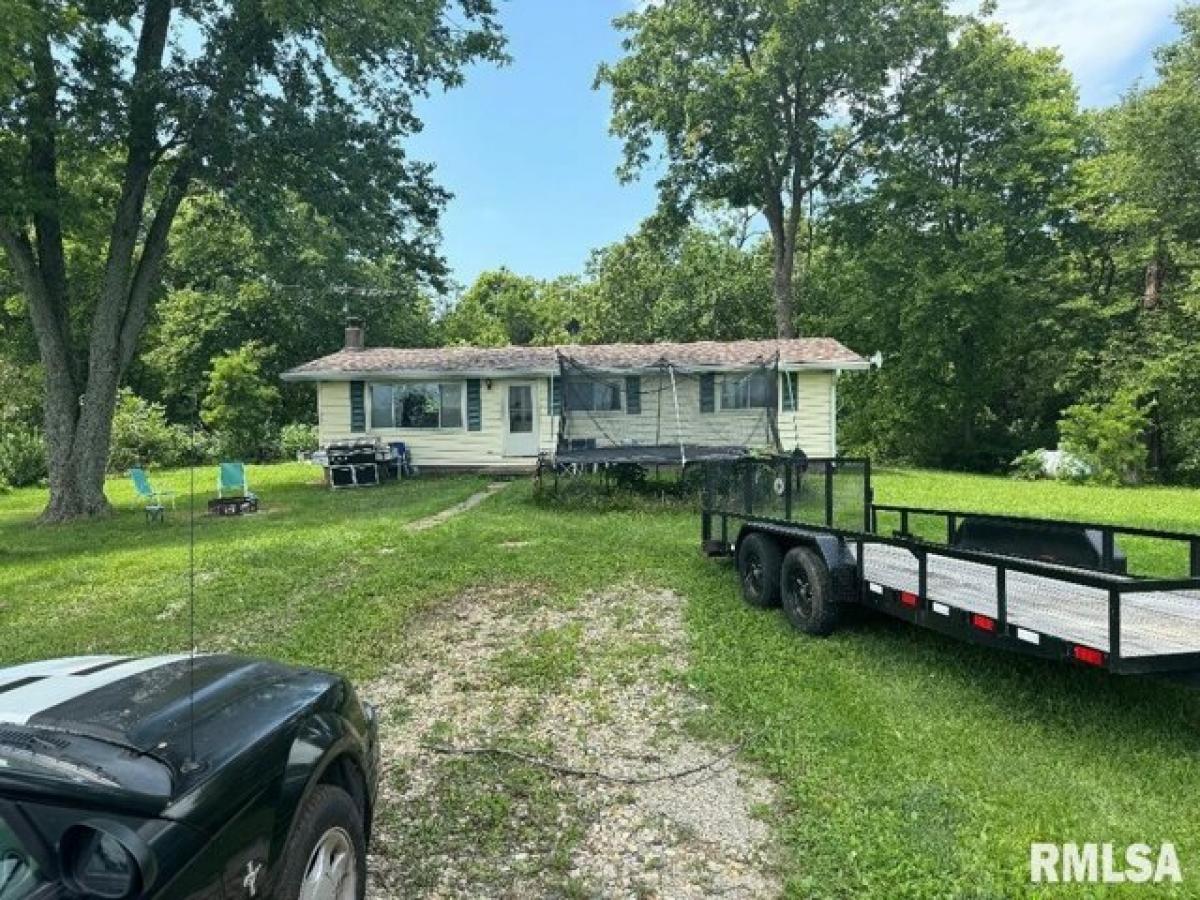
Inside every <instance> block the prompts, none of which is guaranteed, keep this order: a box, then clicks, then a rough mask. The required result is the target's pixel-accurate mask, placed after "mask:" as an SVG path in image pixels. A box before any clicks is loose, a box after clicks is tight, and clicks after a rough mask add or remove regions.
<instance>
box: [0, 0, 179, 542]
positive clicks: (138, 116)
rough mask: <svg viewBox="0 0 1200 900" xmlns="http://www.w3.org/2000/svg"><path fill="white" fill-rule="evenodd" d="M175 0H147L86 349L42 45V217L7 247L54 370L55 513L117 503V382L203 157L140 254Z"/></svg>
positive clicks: (35, 94) (33, 137) (36, 79)
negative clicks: (74, 305)
mask: <svg viewBox="0 0 1200 900" xmlns="http://www.w3.org/2000/svg"><path fill="white" fill-rule="evenodd" d="M171 4H172V0H147V2H146V9H145V14H144V16H143V21H142V29H141V34H140V36H139V39H138V48H137V54H136V58H135V61H134V74H133V83H132V90H131V97H132V100H131V103H130V108H129V134H128V139H127V146H128V155H127V158H126V162H125V171H124V175H123V179H122V184H121V193H120V196H119V198H118V201H117V207H116V216H115V219H114V222H113V226H112V230H111V232H110V234H109V240H108V256H107V259H106V261H105V269H104V277H103V280H102V283H101V288H100V296H99V297H98V298H97V302H96V308H95V312H94V314H93V319H92V323H91V334H90V337H89V340H88V343H87V348H86V355H85V353H84V350H83V348H82V347H80V346H77V343H76V342H75V341H73V340H72V334H71V327H70V316H69V314H68V310H69V303H70V292H69V290H68V284H67V273H66V263H65V259H66V254H65V253H64V248H63V230H62V226H61V205H60V192H59V182H58V158H57V133H58V126H59V123H58V103H57V90H58V76H57V72H56V70H55V64H54V57H53V52H52V49H51V45H50V37H49V34H48V33H47V32H43V33H42V34H41V35H39V37H38V39H37V40H36V42H35V45H34V46H33V48H32V62H33V91H32V94H31V103H30V107H29V170H30V176H31V180H30V183H31V184H32V185H33V186H34V188H35V198H34V202H33V204H32V208H31V210H30V219H31V221H30V222H22V223H19V224H14V223H6V222H0V247H2V248H3V250H4V251H5V254H6V255H7V256H8V259H9V261H10V263H11V264H12V267H13V270H14V271H15V272H16V274H17V277H18V278H19V280H20V282H21V285H22V287H23V288H24V292H25V295H26V297H27V299H28V301H29V310H30V319H31V321H32V324H33V329H34V333H35V335H36V337H37V341H38V351H39V355H40V356H41V360H42V364H43V366H44V368H45V370H46V393H45V417H44V422H45V431H46V447H47V469H48V474H49V481H50V502H49V504H48V505H47V507H46V509H45V511H44V512H43V514H42V519H43V521H52V522H60V521H65V520H67V519H74V518H81V517H94V516H102V515H106V514H107V513H108V512H109V511H110V507H109V503H108V499H107V498H106V497H105V496H104V474H105V471H106V469H107V466H108V453H109V442H110V439H111V437H112V416H113V410H114V409H115V407H116V398H117V388H118V386H119V385H120V381H121V376H122V374H123V373H124V371H125V369H126V367H127V366H128V365H129V362H130V360H131V359H132V356H133V351H134V346H135V345H136V342H137V338H138V335H139V334H140V333H141V329H142V326H143V325H144V324H145V319H146V310H147V307H148V305H149V300H150V295H151V293H152V292H153V290H154V288H155V286H156V285H157V282H158V278H159V275H160V273H161V268H162V260H163V256H164V254H165V253H166V248H167V234H168V233H169V231H170V226H171V222H172V221H173V219H174V217H175V213H176V212H177V211H178V209H179V204H180V202H181V201H182V199H183V196H184V194H185V193H186V190H187V186H188V184H189V182H190V178H191V157H190V156H189V155H188V154H187V153H184V154H183V155H182V156H181V157H180V159H179V164H178V165H177V167H176V170H175V172H174V173H173V175H172V177H171V178H170V180H169V182H168V184H167V187H166V190H165V192H164V195H163V197H162V199H161V201H160V202H159V205H158V208H157V211H156V213H155V215H154V219H153V221H152V222H151V224H150V226H149V228H148V229H146V231H145V237H144V239H142V240H141V253H140V255H138V252H137V251H138V243H139V238H140V237H141V235H142V232H143V225H144V222H145V206H146V198H147V192H148V187H149V182H150V175H151V173H152V171H153V169H154V167H155V166H156V165H157V164H158V163H159V162H160V159H159V158H158V150H159V148H158V143H157V118H158V113H157V107H156V102H157V101H156V98H155V94H154V82H155V79H156V78H157V73H158V71H159V69H160V67H161V64H162V58H163V52H164V49H165V46H166V40H167V35H168V33H169V28H170V19H171ZM30 226H32V239H31V237H30ZM135 259H136V262H135ZM85 358H86V369H85V368H84V365H83V363H84V359H85Z"/></svg>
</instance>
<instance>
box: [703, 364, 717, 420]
mask: <svg viewBox="0 0 1200 900" xmlns="http://www.w3.org/2000/svg"><path fill="white" fill-rule="evenodd" d="M716 393H717V391H716V376H714V375H713V374H712V373H711V372H706V373H704V374H703V375H701V376H700V412H702V413H710V412H713V410H714V409H715V408H716Z"/></svg>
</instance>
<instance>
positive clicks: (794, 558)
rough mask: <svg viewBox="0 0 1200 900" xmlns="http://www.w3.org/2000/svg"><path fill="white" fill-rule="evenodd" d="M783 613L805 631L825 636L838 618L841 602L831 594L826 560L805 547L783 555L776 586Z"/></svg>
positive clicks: (836, 623) (834, 625)
mask: <svg viewBox="0 0 1200 900" xmlns="http://www.w3.org/2000/svg"><path fill="white" fill-rule="evenodd" d="M779 594H780V601H781V603H782V605H783V612H784V614H785V615H786V616H787V618H788V621H789V622H791V623H792V625H793V626H795V627H796V628H798V629H799V630H800V631H803V632H805V633H806V634H812V635H816V636H818V637H824V636H825V635H828V634H830V633H832V632H833V630H834V629H835V628H837V626H838V621H839V619H840V618H841V612H842V608H841V607H842V605H841V604H840V603H838V601H837V598H836V595H835V594H834V588H833V578H832V576H831V575H830V573H829V567H828V566H826V565H825V561H824V560H823V559H821V557H820V556H819V555H818V554H817V553H816V552H815V551H813V550H812V549H810V548H808V547H795V548H793V549H791V550H789V551H788V553H787V556H785V557H784V558H783V566H782V568H781V572H780V586H779Z"/></svg>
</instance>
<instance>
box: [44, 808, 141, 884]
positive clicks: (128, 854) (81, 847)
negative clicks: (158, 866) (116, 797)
mask: <svg viewBox="0 0 1200 900" xmlns="http://www.w3.org/2000/svg"><path fill="white" fill-rule="evenodd" d="M59 853H60V855H61V857H62V873H63V880H64V882H65V883H66V885H67V887H69V888H70V889H71V890H73V891H76V892H78V893H80V894H82V895H83V896H85V897H98V898H101V900H124V898H127V897H135V896H137V894H139V893H140V892H141V890H142V887H143V886H144V885H146V884H148V883H150V882H151V881H152V880H153V866H152V862H151V861H152V857H151V855H150V848H149V847H147V846H146V844H145V842H144V841H142V839H141V838H139V837H138V836H137V834H135V833H134V832H133V831H132V830H130V829H129V828H126V827H125V826H124V825H121V824H119V823H117V822H105V821H93V822H85V823H83V824H82V825H76V826H74V827H73V828H71V829H70V830H68V831H67V833H66V834H64V835H63V838H62V840H61V841H60V842H59Z"/></svg>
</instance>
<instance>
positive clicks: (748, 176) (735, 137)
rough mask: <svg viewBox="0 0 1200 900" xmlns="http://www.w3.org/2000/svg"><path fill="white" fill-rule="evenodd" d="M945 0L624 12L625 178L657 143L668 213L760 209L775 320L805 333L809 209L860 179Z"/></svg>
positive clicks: (707, 4) (619, 118) (605, 81)
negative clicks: (800, 256)
mask: <svg viewBox="0 0 1200 900" xmlns="http://www.w3.org/2000/svg"><path fill="white" fill-rule="evenodd" d="M943 7H944V3H943V2H942V0H848V2H843V3H828V2H826V0H819V2H818V0H662V2H659V3H651V4H644V5H642V6H641V7H640V8H639V9H638V10H636V11H634V12H631V13H628V14H626V15H624V16H622V17H620V18H619V19H617V25H618V27H620V28H622V29H623V30H625V31H626V32H627V37H626V38H625V41H624V49H625V51H626V55H625V57H624V58H623V59H621V60H620V61H619V62H617V63H616V64H615V65H612V66H607V65H606V66H602V67H601V68H600V71H599V74H598V76H597V84H598V85H607V86H609V87H611V88H612V92H613V97H612V105H613V115H612V129H613V131H614V133H616V134H617V135H619V136H620V137H622V138H623V139H624V141H625V154H624V164H623V166H622V167H621V169H620V175H621V176H622V177H623V178H625V179H630V178H633V177H635V176H636V175H637V174H638V173H639V172H641V171H642V170H643V169H645V168H647V167H649V165H650V163H651V159H652V155H653V153H654V152H655V151H656V149H658V148H659V147H661V150H662V152H663V154H664V155H665V158H666V167H665V172H664V173H663V175H662V177H661V179H660V181H659V183H658V188H659V199H660V216H661V218H662V220H663V221H667V222H679V221H682V220H685V219H687V218H688V217H690V215H691V214H692V212H693V210H694V209H695V207H696V205H697V204H698V203H703V202H724V203H726V204H728V205H730V206H732V207H735V208H746V207H749V208H753V209H755V210H758V211H760V212H761V213H762V215H763V216H764V217H765V218H766V221H767V225H768V227H769V229H770V234H771V244H772V253H773V258H772V264H773V265H772V270H773V274H772V291H773V296H774V301H775V328H776V331H777V333H778V334H779V336H780V337H791V336H793V335H794V334H795V322H794V313H793V288H794V285H793V278H794V274H795V264H796V253H797V244H798V241H799V238H800V235H801V225H802V223H803V220H804V215H805V211H806V206H808V205H810V204H811V203H812V201H813V199H814V197H815V195H816V194H818V193H823V192H829V191H831V190H833V189H834V188H835V187H836V186H837V185H838V184H839V183H840V182H841V181H842V180H845V179H848V178H851V177H853V175H854V174H855V172H856V170H857V166H856V164H857V162H858V160H859V159H860V158H862V157H863V156H865V155H867V154H868V153H869V151H870V148H871V145H872V144H873V143H874V142H875V141H877V139H879V138H880V137H881V136H882V134H883V133H884V131H885V130H886V129H887V127H888V126H889V125H890V123H891V122H892V121H893V119H894V117H895V115H896V113H897V110H898V109H899V108H900V105H901V101H902V99H903V97H904V93H905V91H904V87H905V82H906V81H907V79H908V77H909V76H910V75H911V73H912V72H913V71H914V70H915V69H916V68H917V67H918V66H919V65H920V63H921V61H922V60H923V58H924V57H925V55H926V54H927V53H928V52H929V51H930V49H931V48H933V47H936V46H937V45H938V44H939V43H940V42H941V41H942V40H943V39H944V35H945V31H946V21H945V13H944V8H943Z"/></svg>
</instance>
